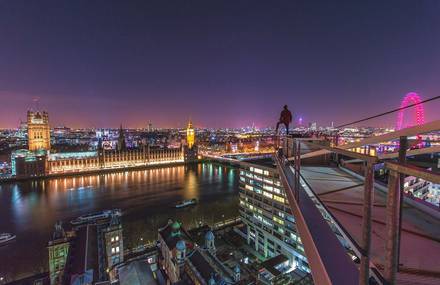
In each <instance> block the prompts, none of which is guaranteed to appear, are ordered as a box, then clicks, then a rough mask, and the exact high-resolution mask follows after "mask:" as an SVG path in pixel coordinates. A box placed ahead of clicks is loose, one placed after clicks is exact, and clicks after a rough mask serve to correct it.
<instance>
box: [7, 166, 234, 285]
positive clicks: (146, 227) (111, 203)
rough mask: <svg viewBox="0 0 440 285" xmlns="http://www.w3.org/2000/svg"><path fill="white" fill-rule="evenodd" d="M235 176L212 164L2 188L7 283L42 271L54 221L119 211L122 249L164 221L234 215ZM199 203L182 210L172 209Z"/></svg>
mask: <svg viewBox="0 0 440 285" xmlns="http://www.w3.org/2000/svg"><path fill="white" fill-rule="evenodd" d="M237 172H238V170H237V169H235V168H231V167H226V166H223V165H219V164H215V163H200V164H194V165H186V166H173V167H163V168H155V169H147V170H134V171H124V172H117V173H106V174H100V175H88V176H77V177H66V178H54V179H46V180H40V181H28V182H20V183H13V184H4V185H0V202H1V207H0V232H11V233H14V234H16V235H17V239H16V241H15V242H13V243H11V244H9V245H6V246H3V247H0V276H3V277H6V278H7V280H9V281H10V280H14V279H18V278H22V277H25V276H28V275H31V274H34V273H39V272H45V271H48V264H47V263H48V262H47V249H46V245H47V242H48V241H49V239H50V236H51V234H52V232H53V226H54V224H55V222H56V221H58V220H61V221H63V223H64V224H66V225H67V224H68V223H69V221H70V220H72V219H73V218H75V217H77V216H80V215H83V214H86V213H90V212H96V211H100V210H104V209H111V208H121V209H122V212H123V216H122V223H123V230H124V232H123V235H124V246H125V247H126V248H132V247H135V246H138V245H140V244H141V243H145V242H146V241H152V240H154V239H156V237H157V229H158V228H159V227H161V226H163V225H165V224H166V222H167V220H168V219H169V218H173V219H178V220H180V221H182V222H183V223H184V225H185V226H186V227H193V226H195V225H196V224H197V223H200V222H202V223H207V224H213V223H215V222H220V221H222V220H225V219H229V218H234V217H236V216H238V173H237ZM191 198H197V199H198V200H199V203H198V204H197V205H195V206H192V207H188V208H185V209H175V208H173V206H174V205H175V204H176V203H177V202H179V201H181V200H183V199H191Z"/></svg>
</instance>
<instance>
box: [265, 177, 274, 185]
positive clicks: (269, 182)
mask: <svg viewBox="0 0 440 285" xmlns="http://www.w3.org/2000/svg"><path fill="white" fill-rule="evenodd" d="M264 182H266V183H268V184H272V183H273V180H272V179H267V178H264Z"/></svg>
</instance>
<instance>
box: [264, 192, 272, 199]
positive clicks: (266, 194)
mask: <svg viewBox="0 0 440 285" xmlns="http://www.w3.org/2000/svg"><path fill="white" fill-rule="evenodd" d="M263 196H266V197H268V198H270V199H272V197H273V195H272V194H270V193H269V192H266V191H263Z"/></svg>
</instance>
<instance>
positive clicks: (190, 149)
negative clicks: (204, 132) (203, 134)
mask: <svg viewBox="0 0 440 285" xmlns="http://www.w3.org/2000/svg"><path fill="white" fill-rule="evenodd" d="M197 159H198V147H197V145H196V134H195V130H194V127H193V124H192V122H191V121H189V122H188V126H187V128H186V145H185V146H184V160H185V161H195V160H197Z"/></svg>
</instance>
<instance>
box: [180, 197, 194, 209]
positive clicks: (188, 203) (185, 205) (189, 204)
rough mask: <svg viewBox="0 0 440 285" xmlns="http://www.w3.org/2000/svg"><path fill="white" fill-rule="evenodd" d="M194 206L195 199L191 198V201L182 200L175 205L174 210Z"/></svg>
mask: <svg viewBox="0 0 440 285" xmlns="http://www.w3.org/2000/svg"><path fill="white" fill-rule="evenodd" d="M195 204H197V199H196V198H193V199H190V200H183V201H182V202H180V203H177V204H176V206H175V208H177V209H180V208H185V207H188V206H191V205H195Z"/></svg>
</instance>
